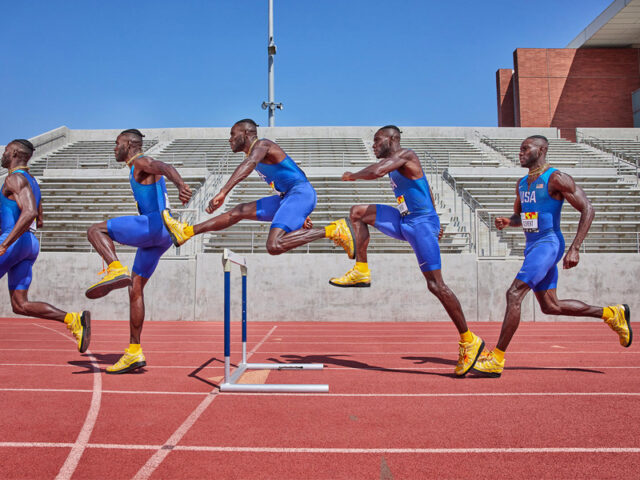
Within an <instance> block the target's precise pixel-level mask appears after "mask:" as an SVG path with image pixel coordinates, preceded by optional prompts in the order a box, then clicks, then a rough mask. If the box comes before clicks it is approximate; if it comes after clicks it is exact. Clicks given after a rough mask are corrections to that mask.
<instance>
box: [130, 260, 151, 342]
mask: <svg viewBox="0 0 640 480" xmlns="http://www.w3.org/2000/svg"><path fill="white" fill-rule="evenodd" d="M132 281H133V284H132V285H131V286H130V287H129V328H130V339H129V343H136V344H137V343H140V334H141V333H142V324H143V323H144V286H145V285H146V284H147V282H148V281H149V279H148V278H144V277H141V276H140V275H138V274H136V273H135V272H134V273H133V275H132Z"/></svg>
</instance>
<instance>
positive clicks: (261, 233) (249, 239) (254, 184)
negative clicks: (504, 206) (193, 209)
mask: <svg viewBox="0 0 640 480" xmlns="http://www.w3.org/2000/svg"><path fill="white" fill-rule="evenodd" d="M309 181H310V182H311V183H312V185H313V186H314V188H315V189H316V192H317V193H318V203H317V206H316V208H315V210H314V211H313V213H312V214H311V219H312V221H313V223H314V226H316V227H324V226H326V225H327V224H329V223H330V222H331V221H333V220H337V219H338V218H342V217H347V216H348V215H349V210H350V208H351V207H352V206H353V205H357V204H361V203H362V204H376V203H380V204H386V205H395V204H396V200H395V197H394V196H393V191H392V190H391V188H390V187H389V182H388V179H386V178H385V179H379V180H376V181H368V182H349V183H345V182H343V181H341V180H340V179H339V178H338V177H334V176H310V177H309ZM270 194H272V193H271V192H270V189H269V188H268V186H267V185H266V184H265V183H264V181H262V180H261V179H260V178H257V177H250V178H247V179H245V180H244V181H243V182H242V183H240V184H239V185H237V186H236V187H235V188H234V189H233V191H232V193H231V195H230V196H229V198H228V200H227V203H226V205H225V211H228V210H229V209H231V208H233V207H234V206H235V205H237V204H238V203H245V202H252V201H256V200H258V199H260V198H263V197H266V196H268V195H270ZM440 221H441V224H442V226H443V228H444V229H445V234H444V236H443V239H442V240H441V250H442V251H443V252H447V253H457V252H462V251H468V249H469V238H468V235H467V234H466V232H464V231H463V230H461V229H460V228H458V227H457V226H456V225H454V222H452V221H451V218H450V216H449V215H448V214H447V213H445V214H443V215H442V216H441V217H440ZM370 232H371V241H370V243H369V251H370V252H372V253H375V252H379V253H411V252H412V250H411V247H410V246H409V244H408V243H406V242H403V241H400V240H395V239H392V238H390V237H387V236H386V235H384V234H381V233H380V232H378V231H377V230H375V229H374V228H371V229H370ZM268 233H269V224H268V223H262V222H249V221H243V222H240V223H238V224H236V225H234V226H232V227H230V228H228V229H227V230H225V231H220V232H211V233H208V234H206V236H205V239H204V251H205V252H210V251H219V250H220V249H222V248H232V249H234V250H236V251H238V252H244V253H250V252H253V253H264V252H266V246H265V245H266V240H267V235H268ZM296 251H297V252H298V253H306V252H317V253H331V252H342V249H340V248H339V247H335V246H334V245H333V243H332V242H331V241H328V240H326V241H323V240H319V241H316V242H312V243H311V244H308V245H305V246H303V247H300V248H299V249H296Z"/></svg>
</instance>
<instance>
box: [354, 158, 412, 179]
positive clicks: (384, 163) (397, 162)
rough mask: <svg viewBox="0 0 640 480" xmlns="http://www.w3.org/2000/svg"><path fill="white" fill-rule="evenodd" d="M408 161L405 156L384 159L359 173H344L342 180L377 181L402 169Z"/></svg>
mask: <svg viewBox="0 0 640 480" xmlns="http://www.w3.org/2000/svg"><path fill="white" fill-rule="evenodd" d="M407 161H408V159H407V158H406V157H404V156H395V157H389V158H383V159H382V160H380V161H379V162H378V163H373V164H371V165H369V166H368V167H365V168H363V169H362V170H360V171H358V172H355V173H352V172H344V174H343V175H342V180H345V181H352V180H375V179H376V178H380V177H384V176H385V175H386V174H387V173H389V172H392V171H393V170H396V169H398V168H400V167H402V166H403V165H404V164H405V163H407Z"/></svg>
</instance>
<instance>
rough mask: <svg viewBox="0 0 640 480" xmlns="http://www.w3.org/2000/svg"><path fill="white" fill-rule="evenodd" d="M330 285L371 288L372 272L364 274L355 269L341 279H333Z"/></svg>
mask: <svg viewBox="0 0 640 480" xmlns="http://www.w3.org/2000/svg"><path fill="white" fill-rule="evenodd" d="M329 283H330V284H331V285H333V286H334V287H370V286H371V272H369V271H367V273H362V272H360V271H359V270H356V267H353V268H352V269H351V270H349V271H348V272H347V273H345V274H344V275H343V276H341V277H339V278H332V279H331V280H329Z"/></svg>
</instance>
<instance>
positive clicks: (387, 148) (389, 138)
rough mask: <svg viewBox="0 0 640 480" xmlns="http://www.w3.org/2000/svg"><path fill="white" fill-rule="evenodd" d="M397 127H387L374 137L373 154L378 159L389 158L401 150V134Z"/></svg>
mask: <svg viewBox="0 0 640 480" xmlns="http://www.w3.org/2000/svg"><path fill="white" fill-rule="evenodd" d="M401 133H402V132H401V131H400V129H399V128H398V127H396V126H395V125H385V126H384V127H382V128H381V129H379V130H378V131H377V132H376V134H375V135H374V136H373V153H374V154H375V156H376V158H387V157H388V156H390V155H391V153H393V152H394V151H395V150H397V149H398V148H400V134H401Z"/></svg>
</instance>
